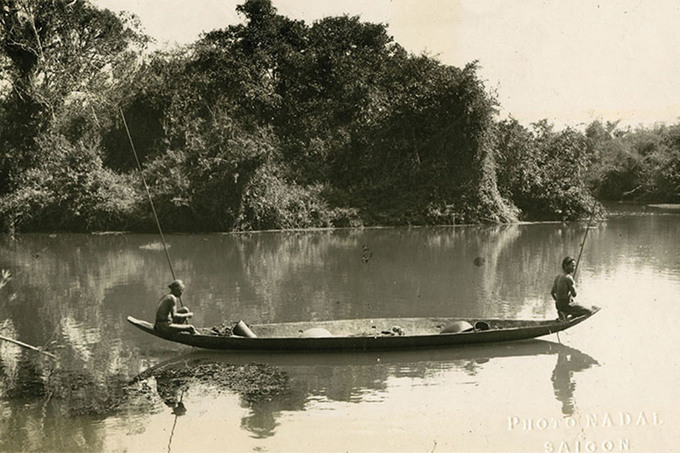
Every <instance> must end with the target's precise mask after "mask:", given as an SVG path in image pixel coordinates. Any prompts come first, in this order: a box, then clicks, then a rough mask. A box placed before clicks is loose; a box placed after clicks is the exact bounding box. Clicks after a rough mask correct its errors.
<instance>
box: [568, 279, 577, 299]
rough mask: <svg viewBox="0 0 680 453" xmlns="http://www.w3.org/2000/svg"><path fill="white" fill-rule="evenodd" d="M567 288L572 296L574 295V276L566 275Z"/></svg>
mask: <svg viewBox="0 0 680 453" xmlns="http://www.w3.org/2000/svg"><path fill="white" fill-rule="evenodd" d="M567 288H569V292H570V293H571V295H572V296H574V297H576V285H575V283H574V277H572V276H571V275H567Z"/></svg>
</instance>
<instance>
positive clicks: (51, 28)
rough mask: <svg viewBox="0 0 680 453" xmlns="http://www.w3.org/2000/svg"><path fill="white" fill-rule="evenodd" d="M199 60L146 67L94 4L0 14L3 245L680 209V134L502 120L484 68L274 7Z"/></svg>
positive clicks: (55, 2)
mask: <svg viewBox="0 0 680 453" xmlns="http://www.w3.org/2000/svg"><path fill="white" fill-rule="evenodd" d="M237 10H238V11H239V13H241V14H242V16H243V18H244V22H243V23H242V24H239V25H235V26H229V27H226V28H224V29H220V30H215V31H212V32H210V33H207V34H205V35H204V36H202V37H201V38H200V39H199V40H198V41H196V42H195V43H193V44H192V45H190V46H187V47H185V48H181V49H177V50H174V51H172V52H156V53H154V54H148V53H145V52H144V49H145V45H146V44H147V42H148V38H147V37H146V36H144V34H143V33H142V32H141V31H140V29H139V25H138V23H137V21H136V20H135V18H134V17H133V16H127V15H122V16H118V15H114V14H113V13H111V12H110V11H108V10H99V9H97V8H95V7H94V6H92V5H91V4H90V3H89V2H88V1H86V0H78V1H75V2H64V1H62V0H22V1H18V0H8V1H6V2H3V4H2V6H1V7H0V73H1V74H2V80H3V82H2V83H0V215H2V218H3V219H4V222H5V225H4V228H5V229H9V230H13V229H21V230H24V231H29V230H57V229H61V230H85V231H89V230H96V229H136V230H143V229H150V228H153V220H152V218H151V210H150V209H149V204H148V199H147V198H146V194H145V192H144V189H143V184H142V179H141V178H140V175H139V174H138V173H137V172H138V169H137V163H136V160H135V156H134V154H133V153H132V152H131V148H130V142H129V141H128V135H127V131H126V128H125V123H124V122H123V121H122V115H121V113H122V114H123V115H124V117H125V119H126V123H127V125H128V126H129V131H130V136H131V137H132V139H133V141H134V144H135V147H136V150H137V152H138V156H139V160H140V161H141V164H142V173H143V176H144V179H145V180H146V182H147V184H148V186H149V188H150V192H151V195H152V197H153V200H154V203H155V205H156V209H157V212H158V214H159V216H160V220H161V223H162V224H163V225H164V226H165V227H166V229H169V230H176V231H197V230H204V231H205V230H208V231H230V230H251V229H276V228H303V227H328V226H361V225H375V224H381V225H399V224H451V223H460V222H498V221H512V220H515V219H517V218H518V217H520V218H523V219H575V218H578V217H581V216H583V215H584V214H586V213H588V212H589V211H590V210H591V209H592V206H593V199H592V196H591V195H590V194H591V192H592V191H595V192H596V193H597V194H598V195H599V196H601V197H604V198H610V199H612V198H613V199H617V198H627V197H628V198H632V197H647V198H649V199H658V200H674V199H676V198H677V196H678V179H679V176H678V174H679V172H680V156H679V153H680V148H679V147H678V144H679V143H680V140H678V137H680V135H679V134H678V132H677V129H676V128H673V127H669V128H658V129H655V130H652V131H626V132H622V131H618V130H617V129H616V127H615V125H607V126H603V125H601V124H599V123H594V124H593V125H591V126H590V127H589V128H588V129H587V130H586V132H585V133H582V132H579V131H576V130H573V129H567V130H564V131H559V132H555V131H553V129H552V127H551V126H550V125H549V124H548V123H547V122H541V123H538V124H535V125H533V126H532V128H530V129H528V128H526V127H524V126H522V125H520V124H519V123H517V122H516V121H514V120H506V121H501V122H498V121H495V120H494V115H495V113H496V101H495V99H494V97H493V96H492V95H491V94H490V93H488V92H487V91H486V89H485V87H484V85H483V83H482V82H481V80H480V79H479V77H478V76H477V66H476V64H475V63H471V64H469V65H467V66H465V67H464V68H462V69H461V68H455V67H451V66H446V65H443V64H441V63H440V62H438V61H437V60H436V59H434V58H432V57H428V56H414V55H410V54H408V53H407V52H406V51H405V50H404V49H403V48H402V47H401V46H399V45H398V44H397V43H395V42H394V41H393V39H392V37H391V36H389V35H388V34H387V29H386V27H385V26H384V25H381V24H370V23H364V22H361V21H360V20H359V19H358V18H357V17H348V16H342V17H329V18H325V19H322V20H319V21H317V22H314V23H313V24H311V25H308V24H306V23H304V22H302V21H295V20H291V19H288V18H286V17H283V16H281V15H279V14H277V12H276V10H275V9H274V8H273V6H272V5H271V2H270V1H269V0H247V1H245V3H244V4H242V5H241V6H239V7H238V8H237Z"/></svg>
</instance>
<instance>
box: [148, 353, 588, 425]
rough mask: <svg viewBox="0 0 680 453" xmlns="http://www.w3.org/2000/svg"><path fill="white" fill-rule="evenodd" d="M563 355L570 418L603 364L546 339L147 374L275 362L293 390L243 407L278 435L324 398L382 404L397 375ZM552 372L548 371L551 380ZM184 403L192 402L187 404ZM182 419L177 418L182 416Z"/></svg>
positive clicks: (296, 357)
mask: <svg viewBox="0 0 680 453" xmlns="http://www.w3.org/2000/svg"><path fill="white" fill-rule="evenodd" d="M535 356H557V361H556V364H555V368H554V370H553V372H552V374H551V375H550V381H551V384H552V387H553V390H554V396H555V398H556V399H557V401H558V402H559V403H560V404H561V406H562V411H563V414H564V415H565V416H567V415H573V412H574V406H575V399H574V391H575V388H576V383H575V378H574V374H575V373H578V372H583V371H585V370H587V369H589V368H591V367H593V366H595V365H598V362H597V361H596V360H595V359H593V358H592V357H590V356H589V355H587V354H585V353H583V352H581V351H579V350H578V349H575V348H572V347H569V346H566V345H563V344H560V343H553V342H549V341H543V340H533V341H526V342H518V343H514V344H507V345H479V346H478V345H471V346H467V347H462V348H453V349H443V350H428V351H411V352H375V353H360V354H349V353H313V354H310V353H305V354H303V353H277V354H274V353H255V354H253V353H226V354H225V353H210V352H201V353H199V352H193V353H190V354H186V355H182V356H179V357H177V358H173V359H170V360H167V361H165V362H162V363H160V364H158V365H156V366H154V367H152V368H150V369H147V370H146V371H144V372H143V373H142V374H141V375H140V377H142V378H147V377H149V376H154V375H155V374H156V373H158V372H159V371H162V370H163V371H165V370H168V369H187V368H191V367H197V366H201V365H206V364H222V365H224V364H229V365H240V366H246V365H249V364H253V363H267V364H268V365H271V366H274V367H276V368H277V369H280V370H281V371H283V372H285V373H287V375H288V376H289V377H290V381H289V387H288V388H287V391H286V392H283V393H280V394H275V395H272V397H271V398H266V399H262V400H255V401H253V400H250V401H249V400H247V399H245V398H243V397H242V398H241V401H240V405H241V407H242V408H245V409H247V413H246V414H245V415H244V416H243V417H242V419H241V427H242V428H243V429H245V430H247V431H248V432H250V433H251V435H252V436H253V437H255V438H266V437H271V436H273V435H275V433H276V428H277V427H278V426H279V423H280V421H279V418H280V417H281V416H282V414H284V413H285V412H290V411H304V410H307V409H308V408H309V406H310V405H317V404H319V403H320V402H324V401H337V402H346V403H362V402H368V401H370V402H376V401H380V400H381V399H382V398H383V397H384V395H385V394H386V393H388V392H389V388H390V382H391V381H392V380H393V379H394V378H404V377H408V378H411V379H417V380H419V381H423V382H428V381H429V380H431V379H432V378H433V377H434V376H435V375H441V374H442V373H444V374H446V373H450V374H452V375H455V374H456V373H460V374H462V375H463V376H467V378H463V376H461V379H465V380H467V381H468V382H466V383H469V380H470V379H472V382H479V381H481V380H484V379H485V378H484V373H485V369H486V367H491V366H495V365H498V362H499V361H502V360H506V359H517V358H521V357H527V358H529V357H535ZM547 377H548V376H546V378H547ZM161 382H162V381H161V380H158V393H159V395H160V396H161V398H162V399H163V400H164V401H166V404H167V405H168V406H169V407H176V403H177V399H176V395H177V391H178V389H180V387H178V386H177V385H173V386H172V391H171V392H169V391H168V389H167V388H165V387H163V385H162V384H161ZM462 382H465V381H462ZM181 392H182V395H183V394H184V392H187V394H188V395H190V398H188V399H185V401H184V404H186V407H188V408H189V410H190V409H191V406H192V403H193V404H197V405H198V406H199V409H200V406H201V405H202V404H203V403H202V400H203V399H206V398H208V399H210V398H213V397H214V395H212V392H214V389H213V390H211V389H210V387H209V386H208V387H206V386H205V385H203V384H197V383H196V382H192V380H191V379H188V380H186V381H184V382H183V383H182V384H181ZM183 408H184V406H183ZM173 413H174V412H173ZM175 416H176V415H175Z"/></svg>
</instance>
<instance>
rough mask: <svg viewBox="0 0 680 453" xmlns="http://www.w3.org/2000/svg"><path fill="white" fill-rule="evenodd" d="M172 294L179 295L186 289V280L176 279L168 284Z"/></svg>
mask: <svg viewBox="0 0 680 453" xmlns="http://www.w3.org/2000/svg"><path fill="white" fill-rule="evenodd" d="M168 287H169V288H170V291H171V292H172V294H174V295H176V296H179V295H181V294H182V292H183V291H184V282H183V281H182V280H175V281H173V282H172V283H170V284H169V285H168Z"/></svg>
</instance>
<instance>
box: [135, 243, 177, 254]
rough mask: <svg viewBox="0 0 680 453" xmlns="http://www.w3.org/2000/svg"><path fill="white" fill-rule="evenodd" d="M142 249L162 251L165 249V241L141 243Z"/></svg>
mask: <svg viewBox="0 0 680 453" xmlns="http://www.w3.org/2000/svg"><path fill="white" fill-rule="evenodd" d="M139 248H140V249H142V250H151V251H154V252H156V251H160V250H163V248H164V247H163V243H162V242H158V241H156V242H149V243H148V244H144V245H140V246H139ZM168 248H170V244H168Z"/></svg>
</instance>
